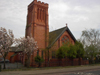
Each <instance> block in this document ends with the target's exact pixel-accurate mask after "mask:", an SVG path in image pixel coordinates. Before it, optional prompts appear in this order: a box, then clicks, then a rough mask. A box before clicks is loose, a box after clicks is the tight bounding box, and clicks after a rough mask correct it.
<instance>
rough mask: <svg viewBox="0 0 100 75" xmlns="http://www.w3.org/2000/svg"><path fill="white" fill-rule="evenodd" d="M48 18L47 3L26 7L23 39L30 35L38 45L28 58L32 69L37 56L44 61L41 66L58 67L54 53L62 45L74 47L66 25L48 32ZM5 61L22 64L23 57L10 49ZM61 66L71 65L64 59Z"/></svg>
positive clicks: (34, 2)
mask: <svg viewBox="0 0 100 75" xmlns="http://www.w3.org/2000/svg"><path fill="white" fill-rule="evenodd" d="M48 18H49V14H48V4H47V3H44V2H41V1H37V0H34V1H32V2H31V3H30V4H29V5H28V14H27V24H26V30H25V31H26V32H25V37H27V36H30V35H31V36H32V37H33V38H34V39H35V41H37V45H38V50H37V51H35V52H33V54H32V55H31V58H30V59H31V60H30V62H31V64H30V65H31V66H33V67H36V63H35V60H34V58H35V57H36V56H37V55H39V56H40V57H42V58H43V59H44V63H43V64H42V66H48V61H49V66H58V65H59V64H58V59H57V58H56V51H57V50H58V49H59V48H60V47H61V46H62V45H63V44H64V43H67V42H70V43H71V44H73V45H74V44H75V41H76V39H75V37H74V35H73V34H72V33H71V31H70V29H69V28H68V26H67V24H66V26H65V27H63V28H60V29H57V30H54V31H51V32H49V23H48V22H49V21H48ZM7 59H9V60H10V62H12V63H13V62H19V61H20V62H21V63H23V64H24V62H25V56H24V55H23V53H22V51H15V52H14V48H12V51H10V52H9V54H8V56H7ZM74 62H75V63H74V65H79V63H78V60H75V61H74ZM81 62H83V61H81ZM85 62H86V61H85ZM64 63H65V65H64ZM81 64H82V63H81ZM83 64H84V63H83ZM62 65H63V66H67V65H68V66H69V65H72V64H71V60H70V59H68V60H67V62H66V60H65V59H64V60H63V61H62Z"/></svg>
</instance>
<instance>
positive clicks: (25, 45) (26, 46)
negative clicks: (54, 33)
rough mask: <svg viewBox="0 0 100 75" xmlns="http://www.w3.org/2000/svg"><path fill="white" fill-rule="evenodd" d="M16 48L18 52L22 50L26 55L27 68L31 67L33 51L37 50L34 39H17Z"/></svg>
mask: <svg viewBox="0 0 100 75" xmlns="http://www.w3.org/2000/svg"><path fill="white" fill-rule="evenodd" d="M16 43H17V44H16V46H17V47H18V49H17V50H19V49H20V50H22V51H23V52H24V54H25V57H26V58H25V59H26V61H25V64H26V66H27V67H29V66H30V58H31V54H32V53H33V51H35V50H37V49H38V47H37V42H36V41H35V40H34V39H33V38H32V37H29V36H27V38H25V37H23V38H20V39H16Z"/></svg>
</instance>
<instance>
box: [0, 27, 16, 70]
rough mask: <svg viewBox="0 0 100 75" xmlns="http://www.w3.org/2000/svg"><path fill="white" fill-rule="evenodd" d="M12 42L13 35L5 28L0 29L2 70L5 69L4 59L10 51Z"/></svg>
mask: <svg viewBox="0 0 100 75" xmlns="http://www.w3.org/2000/svg"><path fill="white" fill-rule="evenodd" d="M13 42H14V35H13V32H12V31H11V30H8V31H7V30H6V29H5V28H2V27H1V28H0V53H1V55H2V57H3V59H4V69H5V58H6V56H7V54H8V52H9V51H10V48H11V46H12V44H13Z"/></svg>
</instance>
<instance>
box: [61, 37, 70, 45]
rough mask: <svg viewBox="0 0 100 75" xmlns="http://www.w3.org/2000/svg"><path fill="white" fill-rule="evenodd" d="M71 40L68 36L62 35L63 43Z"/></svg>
mask: <svg viewBox="0 0 100 75" xmlns="http://www.w3.org/2000/svg"><path fill="white" fill-rule="evenodd" d="M67 42H69V38H68V36H63V37H62V44H64V43H67Z"/></svg>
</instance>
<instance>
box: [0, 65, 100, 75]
mask: <svg viewBox="0 0 100 75" xmlns="http://www.w3.org/2000/svg"><path fill="white" fill-rule="evenodd" d="M92 69H100V66H80V67H73V68H58V69H34V70H29V71H3V72H0V75H47V74H57V75H58V74H59V73H69V72H78V71H85V70H92Z"/></svg>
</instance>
